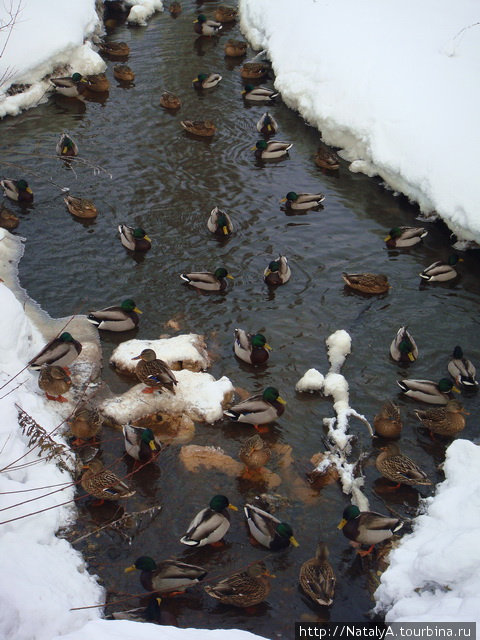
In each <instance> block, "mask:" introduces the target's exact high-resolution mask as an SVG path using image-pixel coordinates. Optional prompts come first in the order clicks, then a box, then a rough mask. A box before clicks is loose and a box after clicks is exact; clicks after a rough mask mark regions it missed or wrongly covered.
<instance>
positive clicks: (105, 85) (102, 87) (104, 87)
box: [87, 73, 110, 93]
mask: <svg viewBox="0 0 480 640" xmlns="http://www.w3.org/2000/svg"><path fill="white" fill-rule="evenodd" d="M87 81H88V86H87V89H88V90H89V91H93V93H105V91H109V90H110V81H109V80H108V78H107V76H106V75H105V74H104V73H97V74H96V75H92V76H87Z"/></svg>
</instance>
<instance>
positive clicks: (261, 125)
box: [257, 111, 278, 136]
mask: <svg viewBox="0 0 480 640" xmlns="http://www.w3.org/2000/svg"><path fill="white" fill-rule="evenodd" d="M257 131H258V132H259V133H261V134H262V135H264V136H273V135H275V134H276V133H277V131H278V122H277V121H276V120H275V118H274V117H273V116H272V115H270V114H269V113H268V111H266V112H265V113H264V114H263V115H262V117H261V118H260V120H259V121H258V122H257Z"/></svg>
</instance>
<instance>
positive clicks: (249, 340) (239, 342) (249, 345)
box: [233, 329, 272, 364]
mask: <svg viewBox="0 0 480 640" xmlns="http://www.w3.org/2000/svg"><path fill="white" fill-rule="evenodd" d="M234 336H235V340H234V343H233V350H234V351H235V355H236V356H237V358H240V360H243V361H244V362H247V363H248V364H265V362H266V361H267V360H268V356H269V353H268V352H269V351H271V350H272V347H271V346H270V345H269V344H268V343H267V339H266V338H265V336H264V335H263V334H262V333H255V334H251V333H247V332H246V331H244V330H243V329H235V330H234Z"/></svg>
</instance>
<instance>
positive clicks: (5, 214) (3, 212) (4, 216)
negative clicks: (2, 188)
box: [0, 204, 20, 231]
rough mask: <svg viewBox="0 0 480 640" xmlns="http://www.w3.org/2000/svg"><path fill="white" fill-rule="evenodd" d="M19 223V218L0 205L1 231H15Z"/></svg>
mask: <svg viewBox="0 0 480 640" xmlns="http://www.w3.org/2000/svg"><path fill="white" fill-rule="evenodd" d="M19 223H20V218H19V217H18V216H16V215H15V214H14V213H13V212H12V211H10V209H7V207H4V206H3V205H1V204H0V227H2V229H8V231H12V229H16V228H17V227H18V225H19Z"/></svg>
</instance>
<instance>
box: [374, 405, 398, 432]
mask: <svg viewBox="0 0 480 640" xmlns="http://www.w3.org/2000/svg"><path fill="white" fill-rule="evenodd" d="M402 427H403V425H402V419H401V416H400V408H399V407H398V405H396V404H394V403H393V402H392V401H391V400H388V401H387V402H385V404H384V405H383V406H382V408H381V409H380V412H379V413H377V415H376V416H375V417H374V418H373V428H374V429H375V433H376V434H377V435H378V436H380V437H382V438H399V437H400V433H401V432H402Z"/></svg>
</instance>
